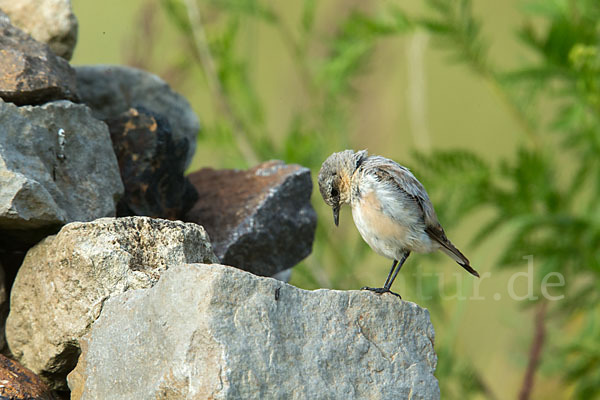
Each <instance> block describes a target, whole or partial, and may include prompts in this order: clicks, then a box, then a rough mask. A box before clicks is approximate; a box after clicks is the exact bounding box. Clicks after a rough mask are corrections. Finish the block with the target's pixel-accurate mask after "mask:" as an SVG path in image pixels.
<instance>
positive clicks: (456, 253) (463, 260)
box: [440, 241, 479, 278]
mask: <svg viewBox="0 0 600 400" xmlns="http://www.w3.org/2000/svg"><path fill="white" fill-rule="evenodd" d="M440 250H442V251H443V252H444V253H446V254H448V255H449V256H450V258H452V259H453V260H454V261H456V262H457V263H458V265H460V266H461V267H463V268H464V269H466V270H467V272H468V273H470V274H471V275H475V276H476V277H478V278H479V272H477V271H475V270H474V269H473V268H472V267H471V263H469V260H468V259H467V257H465V255H464V254H463V253H461V252H460V250H458V249H457V248H456V247H454V245H453V244H452V243H450V241H448V242H446V243H443V244H442V248H441V249H440Z"/></svg>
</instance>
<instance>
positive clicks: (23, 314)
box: [6, 217, 216, 389]
mask: <svg viewBox="0 0 600 400" xmlns="http://www.w3.org/2000/svg"><path fill="white" fill-rule="evenodd" d="M214 261H216V257H215V256H214V253H213V252H212V250H211V247H210V243H209V241H208V237H207V236H206V232H205V231H204V229H203V228H202V227H201V226H198V225H195V224H186V223H183V222H180V221H177V222H175V221H166V220H158V219H151V218H147V217H128V218H101V219H98V220H96V221H93V222H88V223H81V222H74V223H71V224H68V225H66V226H64V227H63V228H62V229H61V231H60V232H59V233H58V235H56V236H51V237H48V238H46V239H44V240H43V241H42V242H40V243H39V244H38V245H36V246H35V247H33V248H32V249H31V250H30V251H29V252H28V253H27V256H26V257H25V261H24V262H23V265H22V266H21V269H19V272H18V274H17V278H16V279H15V283H14V285H13V288H12V292H11V298H10V302H11V303H10V304H11V305H10V314H9V316H8V320H7V322H6V340H7V342H8V346H9V348H10V350H11V351H12V353H13V355H14V356H15V358H16V359H17V360H19V361H20V362H22V363H23V365H25V366H26V367H27V368H30V369H31V370H33V371H34V372H35V373H37V374H39V375H40V376H41V377H42V379H44V380H45V381H46V382H48V383H49V384H50V385H51V387H52V388H53V389H65V388H66V381H65V378H66V376H67V373H68V372H69V371H71V369H73V368H74V367H75V364H76V362H77V357H78V355H79V351H80V350H79V345H78V343H77V341H78V340H79V339H80V338H81V336H83V335H84V334H85V333H86V332H87V331H88V329H89V328H90V325H91V324H92V322H93V321H94V320H95V319H96V318H98V315H99V314H100V311H101V310H102V306H103V304H104V302H105V301H106V299H108V298H109V297H111V296H113V295H115V294H117V293H122V292H125V291H127V290H130V289H141V288H148V287H151V286H152V285H154V284H155V283H156V282H157V281H158V279H159V277H160V275H161V273H163V272H164V270H166V269H167V268H168V267H169V266H170V265H176V264H180V263H190V262H192V263H193V262H214Z"/></svg>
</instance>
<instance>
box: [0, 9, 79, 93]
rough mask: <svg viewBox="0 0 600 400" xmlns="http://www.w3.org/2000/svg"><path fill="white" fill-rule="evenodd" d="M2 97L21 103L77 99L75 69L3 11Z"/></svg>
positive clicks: (0, 22)
mask: <svg viewBox="0 0 600 400" xmlns="http://www.w3.org/2000/svg"><path fill="white" fill-rule="evenodd" d="M0 98H2V99H4V100H5V101H10V102H12V103H15V104H18V105H25V104H43V103H45V102H47V101H52V100H62V99H66V100H77V87H76V81H75V71H74V70H73V69H72V68H71V66H70V65H69V63H68V62H67V61H66V60H64V59H63V58H61V57H58V56H57V55H55V54H54V53H53V52H52V51H51V50H50V48H49V47H48V46H47V45H45V44H43V43H40V42H38V41H36V40H34V39H33V38H32V37H31V36H29V35H28V34H26V33H25V32H23V31H22V30H20V29H18V28H16V27H15V26H13V25H12V24H11V23H10V20H9V18H8V17H7V16H6V14H4V13H3V12H2V11H0Z"/></svg>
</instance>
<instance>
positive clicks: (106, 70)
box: [75, 65, 200, 167]
mask: <svg viewBox="0 0 600 400" xmlns="http://www.w3.org/2000/svg"><path fill="white" fill-rule="evenodd" d="M75 70H76V71H77V86H78V90H79V95H80V96H81V99H82V101H83V102H84V103H86V104H87V105H88V106H90V107H91V108H92V110H93V112H94V115H96V117H97V118H98V119H101V120H106V119H109V118H114V117H116V116H117V115H119V114H121V113H123V112H126V111H127V110H129V109H130V108H131V107H138V106H142V107H144V108H145V109H147V110H150V111H152V112H154V113H157V114H159V115H162V116H164V117H165V118H166V119H167V120H168V121H169V124H170V125H171V129H172V132H173V139H174V140H175V142H178V143H179V142H181V141H182V140H184V139H187V141H188V146H189V147H188V151H187V154H186V156H185V163H184V165H185V166H186V167H187V166H188V165H189V163H190V161H191V160H192V156H193V155H194V151H195V150H196V136H197V135H198V132H199V131H200V122H199V121H198V117H197V116H196V114H195V113H194V111H193V110H192V108H191V107H190V104H189V103H188V102H187V100H186V99H185V98H184V97H183V96H181V95H179V94H177V93H175V92H174V91H173V90H171V88H170V87H169V85H167V83H166V82H165V81H163V80H162V79H160V78H159V77H158V76H156V75H153V74H151V73H149V72H146V71H142V70H139V69H136V68H131V67H125V66H118V65H94V66H81V67H75Z"/></svg>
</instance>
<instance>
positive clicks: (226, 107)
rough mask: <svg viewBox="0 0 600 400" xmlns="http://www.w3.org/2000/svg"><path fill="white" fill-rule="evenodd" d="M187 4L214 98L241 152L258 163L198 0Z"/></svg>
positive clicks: (198, 55) (200, 55) (189, 0)
mask: <svg viewBox="0 0 600 400" xmlns="http://www.w3.org/2000/svg"><path fill="white" fill-rule="evenodd" d="M185 6H186V9H187V14H188V18H189V20H190V26H191V27H192V38H193V41H194V45H195V47H196V52H197V54H196V56H197V57H198V58H199V60H200V63H201V64H202V69H203V70H204V75H205V76H206V79H207V82H208V86H209V90H210V91H211V93H212V95H213V97H214V98H216V99H217V100H218V102H219V106H220V107H219V108H220V110H221V111H222V112H223V113H224V114H225V117H226V118H227V119H228V120H229V121H230V122H231V125H232V132H233V135H234V137H235V141H236V143H237V145H238V148H239V150H240V153H242V156H243V157H244V159H245V160H246V162H248V163H249V164H251V165H253V164H257V163H258V161H259V159H258V156H257V154H256V152H255V151H254V149H253V147H252V145H251V143H250V138H249V135H248V132H247V130H246V129H244V125H243V123H242V121H241V119H240V118H239V117H238V116H237V115H236V114H235V112H234V110H233V107H232V105H231V104H230V102H229V99H228V98H227V94H226V93H225V89H224V88H223V85H222V84H221V81H220V80H219V77H218V75H217V69H216V67H215V63H214V61H213V57H212V54H211V52H210V48H209V45H208V41H207V39H206V33H205V32H204V26H203V23H202V18H201V16H200V10H199V8H198V4H197V3H196V0H185Z"/></svg>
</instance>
